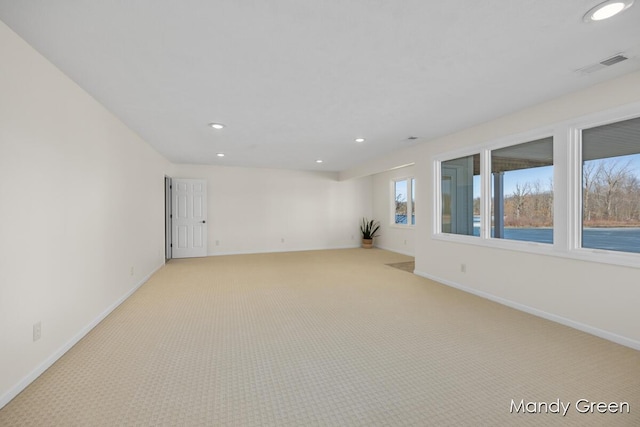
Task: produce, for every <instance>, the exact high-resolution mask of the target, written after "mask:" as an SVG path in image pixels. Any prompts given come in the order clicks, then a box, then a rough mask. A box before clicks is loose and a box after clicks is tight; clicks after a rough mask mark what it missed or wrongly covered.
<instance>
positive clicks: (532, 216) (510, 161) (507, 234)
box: [491, 137, 553, 243]
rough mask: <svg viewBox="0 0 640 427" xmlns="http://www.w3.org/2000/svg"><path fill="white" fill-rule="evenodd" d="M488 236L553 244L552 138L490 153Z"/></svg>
mask: <svg viewBox="0 0 640 427" xmlns="http://www.w3.org/2000/svg"><path fill="white" fill-rule="evenodd" d="M491 193H492V194H491V197H492V203H491V208H492V209H491V219H492V222H491V236H492V237H494V238H498V239H511V240H525V241H533V242H539V243H553V138H552V137H549V138H544V139H540V140H536V141H531V142H526V143H524V144H518V145H512V146H509V147H505V148H501V149H498V150H493V151H492V152H491Z"/></svg>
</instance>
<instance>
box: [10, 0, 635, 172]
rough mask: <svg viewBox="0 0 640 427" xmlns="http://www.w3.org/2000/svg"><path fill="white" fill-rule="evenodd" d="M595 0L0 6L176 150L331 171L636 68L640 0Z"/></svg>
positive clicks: (84, 81)
mask: <svg viewBox="0 0 640 427" xmlns="http://www.w3.org/2000/svg"><path fill="white" fill-rule="evenodd" d="M599 2H600V0H595V1H593V0H573V1H558V0H518V1H513V0H485V1H482V2H479V1H470V0H462V1H455V2H451V1H450V2H440V3H436V2H433V1H424V0H419V1H418V0H403V1H398V0H394V1H391V0H389V1H382V0H350V1H337V0H336V1H300V0H244V1H243V0H237V1H231V0H227V1H220V0H209V1H205V0H201V1H195V0H183V1H179V2H178V1H167V0H136V1H102V2H98V1H90V0H85V1H80V0H74V1H72V0H57V1H46V0H40V1H35V0H20V1H15V0H0V20H2V21H3V22H5V23H6V24H7V25H8V26H10V27H11V28H12V29H13V30H14V31H15V32H16V33H18V34H19V35H20V36H21V37H22V38H24V39H25V40H26V41H27V42H28V43H30V44H31V45H32V46H33V47H35V48H36V49H37V50H38V51H39V52H40V53H42V54H43V55H44V56H45V57H47V58H48V59H49V60H50V61H51V62H53V63H54V64H55V65H56V66H57V67H59V68H60V69H61V70H62V71H63V72H65V73H66V74H67V75H68V76H69V77H70V78H71V79H73V80H74V81H75V82H77V83H78V84H79V85H80V86H81V87H83V88H84V89H85V90H87V91H88V92H89V93H90V94H92V95H93V96H94V97H95V98H96V99H97V100H99V101H100V102H101V103H102V104H104V105H105V106H106V107H107V108H108V109H109V110H111V111H112V112H113V113H114V114H115V115H116V116H118V117H119V118H120V119H121V120H122V121H124V122H125V123H126V124H127V125H128V126H129V127H131V128H132V129H134V130H135V131H136V132H137V133H138V134H140V135H141V136H142V137H143V138H144V139H145V140H146V141H148V142H149V143H150V144H151V145H152V146H154V147H155V148H156V149H157V150H158V151H159V152H160V153H162V154H163V155H164V156H166V157H167V158H168V159H170V160H171V161H173V162H176V163H204V164H222V165H234V166H252V167H253V166H255V167H272V168H287V169H310V170H331V171H342V170H347V169H349V168H352V167H355V166H357V165H359V164H361V163H363V162H366V161H367V160H369V159H372V158H375V157H379V156H384V155H385V154H387V153H390V152H392V151H394V150H397V149H400V148H404V147H406V146H408V145H412V144H417V143H423V142H425V141H428V140H429V139H431V138H434V137H437V136H440V135H444V134H447V133H451V132H454V131H456V130H460V129H463V128H466V127H469V126H472V125H475V124H478V123H481V122H484V121H487V120H490V119H492V118H496V117H499V116H502V115H505V114H508V113H511V112H514V111H517V110H519V109H522V108H525V107H527V106H530V105H533V104H537V103H539V102H542V101H545V100H548V99H552V98H555V97H557V96H560V95H562V94H565V93H568V92H572V91H575V90H578V89H581V88H584V87H587V86H590V85H593V84H595V83H598V82H600V81H604V80H608V79H611V78H613V77H617V76H619V75H622V74H625V73H628V72H631V71H635V70H638V69H640V59H638V56H639V55H640V6H639V5H635V6H633V7H631V8H630V9H628V10H627V11H626V12H625V13H623V14H621V15H619V16H616V17H614V18H612V19H610V20H608V21H603V22H599V23H591V24H586V23H583V22H582V16H583V15H584V13H585V12H586V11H587V10H589V9H590V8H591V7H592V6H594V5H595V4H598V3H599ZM620 52H623V53H626V54H627V55H628V56H630V57H631V59H630V60H627V61H624V62H622V63H619V64H616V65H613V66H611V67H608V68H604V69H602V70H600V71H597V72H594V73H592V74H588V75H584V74H582V73H579V72H576V70H578V69H580V68H583V67H585V66H588V65H591V64H593V63H597V62H599V61H601V60H603V59H606V58H608V57H610V56H613V55H615V54H617V53H620ZM210 122H221V123H224V124H226V125H227V127H226V128H225V129H223V130H222V131H215V130H213V129H211V128H209V127H207V123H210ZM410 136H417V137H419V138H418V139H417V140H409V139H408V137H410ZM357 137H364V138H366V141H365V142H364V143H356V142H354V139H355V138H357ZM218 152H224V153H225V154H226V157H224V158H218V157H216V153H218ZM316 159H322V160H324V163H322V164H317V163H316V162H315V160H316Z"/></svg>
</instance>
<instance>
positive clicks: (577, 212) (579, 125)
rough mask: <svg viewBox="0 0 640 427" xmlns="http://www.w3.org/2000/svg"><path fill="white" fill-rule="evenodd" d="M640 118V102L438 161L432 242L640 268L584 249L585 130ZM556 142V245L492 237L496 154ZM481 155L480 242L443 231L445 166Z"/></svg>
mask: <svg viewBox="0 0 640 427" xmlns="http://www.w3.org/2000/svg"><path fill="white" fill-rule="evenodd" d="M639 117H640V102H637V103H633V104H629V105H625V106H622V107H617V108H613V109H610V110H606V111H601V112H598V113H593V114H589V115H585V116H581V117H578V118H574V119H571V120H565V121H562V122H558V123H554V124H552V125H549V126H545V127H540V128H537V129H533V130H530V131H526V132H522V133H519V134H514V135H509V136H506V137H502V138H496V139H494V140H489V141H486V142H484V143H480V144H477V145H474V146H470V147H465V148H463V149H458V150H452V151H447V152H443V153H440V154H437V155H434V156H432V158H431V166H432V183H433V187H432V191H433V193H432V194H433V195H434V196H433V199H432V202H433V203H432V205H433V206H432V224H431V238H432V239H434V240H439V241H447V242H455V243H460V244H469V245H474V246H482V247H488V248H498V249H506V250H512V251H519V252H527V253H533V254H539V255H546V256H554V257H563V258H571V259H577V260H583V261H589V262H598V263H604V264H614V265H623V266H628V267H635V268H640V254H639V253H634V252H622V251H610V250H604V249H592V248H582V247H581V245H582V242H581V240H582V131H583V130H584V129H590V128H594V127H598V126H603V125H607V124H611V123H616V122H621V121H625V120H629V119H634V118H639ZM549 136H552V137H553V159H554V160H553V166H554V171H553V188H554V191H553V192H554V203H553V244H549V243H540V242H529V241H520V240H508V239H499V238H498V239H496V238H492V237H491V216H490V214H491V205H490V203H491V176H490V173H487V172H486V171H490V170H491V151H492V150H496V149H500V148H505V147H509V146H512V145H518V144H522V143H526V142H530V141H535V140H537V139H542V138H546V137H549ZM478 153H480V186H481V190H480V193H481V194H480V212H481V217H480V221H481V223H480V237H479V238H478V236H466V235H457V234H449V233H443V232H441V231H440V230H441V226H442V224H441V208H442V207H441V202H442V194H441V179H440V178H441V164H442V162H445V161H447V160H452V159H457V158H459V157H464V156H469V155H473V154H478Z"/></svg>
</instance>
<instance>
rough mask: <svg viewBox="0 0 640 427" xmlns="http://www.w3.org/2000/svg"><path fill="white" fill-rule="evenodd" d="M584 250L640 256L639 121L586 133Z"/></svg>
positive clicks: (583, 203)
mask: <svg viewBox="0 0 640 427" xmlns="http://www.w3.org/2000/svg"><path fill="white" fill-rule="evenodd" d="M582 247H583V248H592V249H604V250H611V251H622V252H636V253H640V118H637V119H632V120H626V121H623V122H618V123H613V124H609V125H605V126H599V127H594V128H591V129H585V130H583V131H582Z"/></svg>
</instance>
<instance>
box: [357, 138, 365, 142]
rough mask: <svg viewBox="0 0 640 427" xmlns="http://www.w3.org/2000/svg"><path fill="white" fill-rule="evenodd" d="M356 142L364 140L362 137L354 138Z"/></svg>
mask: <svg viewBox="0 0 640 427" xmlns="http://www.w3.org/2000/svg"><path fill="white" fill-rule="evenodd" d="M356 142H364V138H356Z"/></svg>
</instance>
